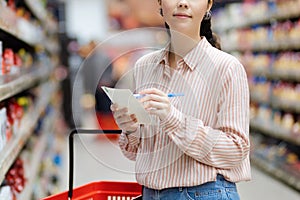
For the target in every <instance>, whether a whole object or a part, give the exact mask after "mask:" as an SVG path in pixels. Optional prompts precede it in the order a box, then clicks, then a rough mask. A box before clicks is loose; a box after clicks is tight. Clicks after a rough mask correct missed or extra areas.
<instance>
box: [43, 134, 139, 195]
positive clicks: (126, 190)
mask: <svg viewBox="0 0 300 200" xmlns="http://www.w3.org/2000/svg"><path fill="white" fill-rule="evenodd" d="M99 133H104V134H120V133H121V130H87V129H74V130H72V132H71V133H70V135H69V157H70V159H69V191H66V192H62V193H59V194H55V195H52V196H49V197H45V198H43V199H42V200H67V199H68V200H132V199H134V198H140V197H141V193H142V186H141V185H139V184H138V183H135V182H116V181H98V182H92V183H88V184H86V185H83V186H80V187H77V188H73V175H74V173H73V170H74V142H73V141H74V135H75V134H99Z"/></svg>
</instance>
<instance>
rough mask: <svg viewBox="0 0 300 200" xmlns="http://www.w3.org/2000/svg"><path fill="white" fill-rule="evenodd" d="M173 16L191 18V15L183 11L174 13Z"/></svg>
mask: <svg viewBox="0 0 300 200" xmlns="http://www.w3.org/2000/svg"><path fill="white" fill-rule="evenodd" d="M173 16H174V17H178V18H192V16H190V15H188V14H185V13H176V14H174V15H173Z"/></svg>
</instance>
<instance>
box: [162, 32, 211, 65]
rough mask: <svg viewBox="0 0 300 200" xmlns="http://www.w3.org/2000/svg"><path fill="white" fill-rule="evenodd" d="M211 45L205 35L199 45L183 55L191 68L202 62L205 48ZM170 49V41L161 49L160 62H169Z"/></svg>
mask: <svg viewBox="0 0 300 200" xmlns="http://www.w3.org/2000/svg"><path fill="white" fill-rule="evenodd" d="M209 46H211V45H210V44H209V42H208V41H207V39H206V38H205V37H202V39H201V40H200V41H199V43H198V44H197V46H196V47H194V48H193V49H192V50H191V51H190V52H188V53H187V54H186V55H185V56H184V57H183V60H184V62H185V63H186V65H187V66H188V67H189V68H190V69H191V70H194V69H195V68H196V67H197V66H198V65H199V63H200V62H201V60H199V58H201V57H202V56H203V54H204V53H205V49H206V48H207V47H209ZM169 49H170V42H169V43H168V44H167V45H166V46H165V47H164V48H163V49H161V50H160V54H159V59H158V62H159V64H168V55H169Z"/></svg>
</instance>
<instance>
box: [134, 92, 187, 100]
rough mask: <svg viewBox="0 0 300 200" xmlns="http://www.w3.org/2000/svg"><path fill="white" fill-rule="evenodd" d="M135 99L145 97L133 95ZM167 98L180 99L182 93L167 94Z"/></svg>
mask: <svg viewBox="0 0 300 200" xmlns="http://www.w3.org/2000/svg"><path fill="white" fill-rule="evenodd" d="M133 96H134V97H135V98H137V99H139V98H143V97H144V96H146V95H145V94H134V95H133ZM167 96H168V97H170V98H171V97H182V96H184V94H183V93H169V94H167Z"/></svg>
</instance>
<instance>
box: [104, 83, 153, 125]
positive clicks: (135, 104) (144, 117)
mask: <svg viewBox="0 0 300 200" xmlns="http://www.w3.org/2000/svg"><path fill="white" fill-rule="evenodd" d="M101 88H102V89H103V91H104V92H105V93H106V94H107V96H108V97H109V98H110V100H111V101H112V102H113V103H116V104H118V105H119V106H120V107H122V108H123V107H127V108H128V112H129V113H130V114H135V115H136V117H137V121H138V123H139V124H154V123H152V120H151V117H150V115H149V113H148V112H147V111H146V110H145V109H144V107H143V105H142V104H141V103H140V102H139V101H138V100H137V99H136V98H135V97H134V96H133V93H132V92H131V91H130V90H129V89H116V88H109V87H105V86H102V87H101Z"/></svg>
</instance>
